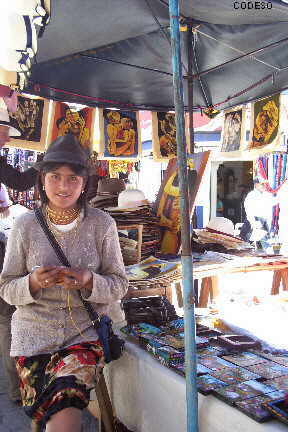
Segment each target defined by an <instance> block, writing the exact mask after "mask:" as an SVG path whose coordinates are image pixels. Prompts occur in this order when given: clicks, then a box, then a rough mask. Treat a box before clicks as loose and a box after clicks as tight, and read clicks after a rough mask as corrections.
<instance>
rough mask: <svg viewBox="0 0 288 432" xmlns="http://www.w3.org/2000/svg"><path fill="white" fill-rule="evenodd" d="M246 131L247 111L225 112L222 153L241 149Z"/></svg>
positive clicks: (242, 109)
mask: <svg viewBox="0 0 288 432" xmlns="http://www.w3.org/2000/svg"><path fill="white" fill-rule="evenodd" d="M244 129H245V110H244V108H241V109H234V110H229V111H225V113H224V125H223V129H222V148H221V151H222V152H231V151H237V150H240V149H241V145H242V141H243V134H244V132H245V131H244Z"/></svg>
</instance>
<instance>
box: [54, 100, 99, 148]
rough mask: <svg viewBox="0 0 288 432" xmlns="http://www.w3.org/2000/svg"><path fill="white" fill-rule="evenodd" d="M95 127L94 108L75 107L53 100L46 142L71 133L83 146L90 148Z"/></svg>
mask: <svg viewBox="0 0 288 432" xmlns="http://www.w3.org/2000/svg"><path fill="white" fill-rule="evenodd" d="M94 128H95V108H91V107H83V108H81V109H76V108H74V107H73V105H72V106H69V105H68V104H67V103H65V102H54V104H53V108H52V120H51V127H50V134H49V138H48V144H50V143H51V142H52V141H54V140H55V139H56V138H57V137H59V136H64V135H66V134H67V133H72V134H73V135H74V136H75V137H76V138H77V139H78V141H79V142H80V144H81V145H82V146H83V147H84V148H91V144H92V140H93V133H94Z"/></svg>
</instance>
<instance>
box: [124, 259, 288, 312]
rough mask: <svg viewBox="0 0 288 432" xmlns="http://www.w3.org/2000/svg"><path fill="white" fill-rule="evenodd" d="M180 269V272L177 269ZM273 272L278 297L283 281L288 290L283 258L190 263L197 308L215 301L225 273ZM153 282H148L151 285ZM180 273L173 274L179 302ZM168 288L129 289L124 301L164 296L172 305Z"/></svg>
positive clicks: (287, 270) (273, 289)
mask: <svg viewBox="0 0 288 432" xmlns="http://www.w3.org/2000/svg"><path fill="white" fill-rule="evenodd" d="M180 269H181V268H180ZM267 270H268V271H274V279H273V284H272V287H271V294H277V293H279V285H280V282H281V280H282V283H283V286H284V289H288V258H287V257H283V256H275V257H274V256H268V257H265V258H264V257H257V256H255V257H238V256H237V257H235V259H233V256H231V260H229V261H225V262H221V263H216V262H215V263H213V262H211V261H207V262H205V261H204V260H203V261H200V262H195V263H193V278H194V279H200V280H201V281H202V285H201V290H200V297H199V304H198V306H199V307H207V303H208V299H209V296H210V298H211V299H213V298H216V297H217V296H218V294H219V289H220V288H219V283H218V277H219V276H223V275H224V274H228V273H249V272H255V271H267ZM152 280H153V279H149V283H150V284H151V282H152ZM180 280H181V270H180V272H178V274H176V277H175V280H174V281H173V282H174V283H175V284H176V290H177V298H178V302H179V298H180V302H181V287H180V286H179V285H180ZM171 290H172V288H171V284H170V285H167V286H163V285H162V286H155V288H147V289H138V290H136V289H133V287H132V286H131V287H130V288H129V291H128V293H127V295H126V296H125V298H131V297H145V296H149V295H166V296H167V298H168V299H169V300H170V301H171V299H172V292H171Z"/></svg>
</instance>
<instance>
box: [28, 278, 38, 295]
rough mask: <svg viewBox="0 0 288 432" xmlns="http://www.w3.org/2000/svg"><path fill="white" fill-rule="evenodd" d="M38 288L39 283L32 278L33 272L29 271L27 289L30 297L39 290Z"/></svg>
mask: <svg viewBox="0 0 288 432" xmlns="http://www.w3.org/2000/svg"><path fill="white" fill-rule="evenodd" d="M40 289H41V287H40V285H39V284H38V283H37V282H36V281H35V280H34V278H33V274H32V273H30V274H29V290H30V293H31V295H32V297H33V296H35V295H36V294H37V293H38V292H39V291H40Z"/></svg>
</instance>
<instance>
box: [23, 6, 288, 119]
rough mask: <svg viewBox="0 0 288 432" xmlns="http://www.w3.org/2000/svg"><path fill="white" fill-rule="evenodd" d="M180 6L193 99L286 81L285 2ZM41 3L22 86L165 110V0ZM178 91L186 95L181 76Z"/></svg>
mask: <svg viewBox="0 0 288 432" xmlns="http://www.w3.org/2000/svg"><path fill="white" fill-rule="evenodd" d="M256 3H257V4H258V3H259V4H260V5H262V6H261V8H260V9H259V8H257V6H256ZM248 4H250V6H251V4H252V5H254V6H253V8H251V7H250V9H249V8H248ZM180 5H181V17H182V19H183V22H187V19H188V21H189V20H190V21H191V20H192V25H193V29H194V33H193V47H194V58H193V63H194V70H193V73H194V74H195V75H197V76H195V79H194V106H195V107H200V106H201V107H205V106H207V105H215V106H216V107H217V108H218V109H223V108H227V107H230V106H234V105H237V104H241V103H244V102H248V101H251V100H254V99H256V98H259V97H262V96H267V95H270V94H273V93H276V92H278V91H281V90H283V89H285V88H288V69H286V68H287V67H288V43H287V42H288V37H287V36H288V35H287V21H288V4H286V3H285V2H283V1H280V0H272V1H267V2H266V1H262V2H248V1H241V2H234V1H232V0H218V1H217V2H215V0H193V1H192V0H182V1H181V2H180ZM239 5H241V6H240V7H239ZM243 5H244V6H243ZM245 5H246V6H247V7H245ZM263 5H264V6H263ZM51 8H52V9H51V15H52V16H51V22H50V23H49V25H48V26H47V28H46V30H45V32H44V35H43V38H42V39H40V40H39V49H38V54H37V61H38V63H37V64H35V65H34V66H33V72H32V76H31V80H30V84H29V87H28V88H27V90H28V91H30V92H32V93H37V92H38V93H39V92H40V94H41V95H42V96H45V97H48V98H52V99H58V100H67V101H75V102H78V103H85V104H87V105H91V106H123V107H126V108H139V109H154V110H161V109H163V110H169V109H171V108H173V85H172V72H171V52H170V34H169V10H168V0H121V1H119V0H105V1H103V0H81V2H79V1H77V0H69V2H68V1H62V0H51ZM181 34H182V40H183V43H182V48H183V74H184V76H185V75H187V55H186V47H185V40H186V34H187V33H186V32H182V33H181ZM259 49H262V50H261V51H259V52H257V53H256V54H254V55H253V54H251V55H249V56H246V57H243V56H245V54H248V53H253V52H254V51H255V50H259ZM231 60H235V61H233V62H232V63H227V62H230V61H231ZM219 65H222V66H221V67H220V68H217V67H218V66H219ZM215 67H216V68H217V69H213V68H215ZM211 69H212V70H211ZM199 74H200V75H199ZM201 74H202V75H201ZM35 84H38V86H36V87H35ZM184 90H185V101H186V103H187V85H186V80H185V79H184Z"/></svg>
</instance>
